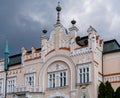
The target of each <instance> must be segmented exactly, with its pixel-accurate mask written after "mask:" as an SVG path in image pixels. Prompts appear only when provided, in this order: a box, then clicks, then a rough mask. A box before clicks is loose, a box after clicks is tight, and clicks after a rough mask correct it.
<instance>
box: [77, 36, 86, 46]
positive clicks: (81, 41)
mask: <svg viewBox="0 0 120 98" xmlns="http://www.w3.org/2000/svg"><path fill="white" fill-rule="evenodd" d="M75 41H76V43H77V44H78V45H79V46H87V45H88V37H83V38H80V36H77V37H76V38H75Z"/></svg>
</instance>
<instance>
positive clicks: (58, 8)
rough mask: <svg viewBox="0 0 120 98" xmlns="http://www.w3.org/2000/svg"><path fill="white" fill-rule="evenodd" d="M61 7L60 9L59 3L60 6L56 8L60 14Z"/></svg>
mask: <svg viewBox="0 0 120 98" xmlns="http://www.w3.org/2000/svg"><path fill="white" fill-rule="evenodd" d="M61 9H62V8H61V7H60V2H58V6H57V7H56V10H57V11H58V12H60V11H61Z"/></svg>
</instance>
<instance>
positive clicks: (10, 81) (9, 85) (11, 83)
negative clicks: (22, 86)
mask: <svg viewBox="0 0 120 98" xmlns="http://www.w3.org/2000/svg"><path fill="white" fill-rule="evenodd" d="M15 85H16V79H15V78H10V79H8V80H7V89H8V90H7V91H8V93H11V92H14V87H15Z"/></svg>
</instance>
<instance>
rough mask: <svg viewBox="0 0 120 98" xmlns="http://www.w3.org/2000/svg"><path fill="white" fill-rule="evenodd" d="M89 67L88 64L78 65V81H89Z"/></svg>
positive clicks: (81, 82)
mask: <svg viewBox="0 0 120 98" xmlns="http://www.w3.org/2000/svg"><path fill="white" fill-rule="evenodd" d="M89 70H90V67H89V66H80V67H79V70H78V71H79V76H78V79H79V83H80V84H83V83H89V82H90V72H89Z"/></svg>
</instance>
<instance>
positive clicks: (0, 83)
mask: <svg viewBox="0 0 120 98" xmlns="http://www.w3.org/2000/svg"><path fill="white" fill-rule="evenodd" d="M1 94H2V81H0V95H1Z"/></svg>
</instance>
